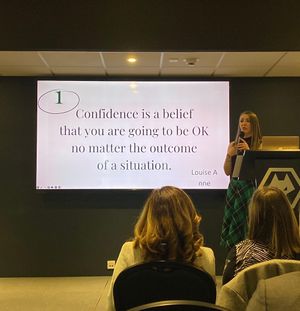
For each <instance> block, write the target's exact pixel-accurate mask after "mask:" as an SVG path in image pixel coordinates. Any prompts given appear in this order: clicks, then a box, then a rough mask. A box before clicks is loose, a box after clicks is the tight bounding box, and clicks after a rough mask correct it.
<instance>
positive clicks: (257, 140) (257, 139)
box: [235, 111, 262, 150]
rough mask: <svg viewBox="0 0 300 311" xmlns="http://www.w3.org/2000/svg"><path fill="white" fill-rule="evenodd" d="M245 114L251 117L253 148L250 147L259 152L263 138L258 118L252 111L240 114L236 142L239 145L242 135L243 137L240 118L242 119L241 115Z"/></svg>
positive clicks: (251, 147) (251, 148)
mask: <svg viewBox="0 0 300 311" xmlns="http://www.w3.org/2000/svg"><path fill="white" fill-rule="evenodd" d="M243 114H245V115H247V116H248V117H249V119H250V124H251V131H252V139H251V146H249V147H250V150H258V149H259V148H260V145H261V141H262V136H261V131H260V125H259V120H258V117H257V115H256V114H255V113H254V112H252V111H244V112H242V113H241V114H240V117H239V123H238V130H237V133H236V137H235V142H236V143H238V141H239V138H240V135H241V128H240V118H241V115H243Z"/></svg>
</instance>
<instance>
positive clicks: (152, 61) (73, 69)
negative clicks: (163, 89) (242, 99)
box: [0, 51, 300, 77]
mask: <svg viewBox="0 0 300 311" xmlns="http://www.w3.org/2000/svg"><path fill="white" fill-rule="evenodd" d="M129 56H135V57H136V58H137V62H136V63H134V64H130V63H128V62H127V58H128V57H129ZM0 75H1V76H45V77H59V76H95V77H118V76H145V77H167V76H168V77H170V76H181V77H300V52H132V53H129V52H77V51H71V52H62V51H54V52H53V51H34V52H32V51H21V52H20V51H0Z"/></svg>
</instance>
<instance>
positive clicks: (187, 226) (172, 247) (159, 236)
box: [134, 186, 203, 262]
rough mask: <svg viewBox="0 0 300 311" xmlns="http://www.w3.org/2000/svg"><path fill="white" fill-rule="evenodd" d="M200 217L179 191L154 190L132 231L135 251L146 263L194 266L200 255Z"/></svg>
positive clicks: (165, 188) (174, 188) (191, 203)
mask: <svg viewBox="0 0 300 311" xmlns="http://www.w3.org/2000/svg"><path fill="white" fill-rule="evenodd" d="M200 220H201V216H200V215H199V214H198V213H197V211H196V208H195V206H194V204H193V202H192V200H191V198H190V197H189V196H188V195H187V194H186V193H185V192H184V191H183V190H181V189H179V188H176V187H172V186H165V187H162V188H161V189H156V190H153V191H152V193H151V194H150V196H149V198H148V199H147V201H146V203H145V205H144V208H143V210H142V212H141V215H140V217H139V219H138V221H137V223H136V225H135V228H134V242H135V247H140V248H141V250H142V256H143V258H144V260H145V261H148V260H160V259H165V260H178V261H183V262H193V261H194V260H195V258H196V256H200V255H201V246H202V245H203V236H202V234H201V233H200V232H199V223H200Z"/></svg>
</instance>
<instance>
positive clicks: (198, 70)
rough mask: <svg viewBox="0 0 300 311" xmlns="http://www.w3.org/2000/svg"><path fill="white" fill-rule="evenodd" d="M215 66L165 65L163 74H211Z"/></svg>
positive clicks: (162, 70)
mask: <svg viewBox="0 0 300 311" xmlns="http://www.w3.org/2000/svg"><path fill="white" fill-rule="evenodd" d="M214 69H215V68H214V67H196V66H195V67H163V68H162V69H161V74H162V75H164V76H211V75H212V74H213V72H214Z"/></svg>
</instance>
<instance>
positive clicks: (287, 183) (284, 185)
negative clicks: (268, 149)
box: [270, 174, 295, 195]
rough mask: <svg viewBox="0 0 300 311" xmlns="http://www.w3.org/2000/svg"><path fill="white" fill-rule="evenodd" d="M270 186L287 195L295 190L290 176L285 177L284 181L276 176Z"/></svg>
mask: <svg viewBox="0 0 300 311" xmlns="http://www.w3.org/2000/svg"><path fill="white" fill-rule="evenodd" d="M270 186H272V187H276V188H279V189H281V190H282V191H283V192H284V193H285V195H287V194H289V193H290V192H292V191H294V190H295V187H294V185H293V183H292V181H291V179H290V177H289V176H288V175H285V177H284V179H279V178H278V176H277V174H274V177H273V179H272V181H271V182H270Z"/></svg>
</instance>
